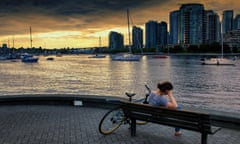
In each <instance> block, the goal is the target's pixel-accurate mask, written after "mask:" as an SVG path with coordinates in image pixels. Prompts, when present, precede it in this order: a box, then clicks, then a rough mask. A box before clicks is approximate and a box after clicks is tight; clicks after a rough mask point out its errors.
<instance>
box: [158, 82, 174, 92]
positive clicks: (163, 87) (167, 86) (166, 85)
mask: <svg viewBox="0 0 240 144" xmlns="http://www.w3.org/2000/svg"><path fill="white" fill-rule="evenodd" d="M157 87H158V89H159V90H160V91H162V92H166V91H167V90H172V89H173V85H172V84H171V83H170V82H168V81H166V82H162V83H158V85H157Z"/></svg>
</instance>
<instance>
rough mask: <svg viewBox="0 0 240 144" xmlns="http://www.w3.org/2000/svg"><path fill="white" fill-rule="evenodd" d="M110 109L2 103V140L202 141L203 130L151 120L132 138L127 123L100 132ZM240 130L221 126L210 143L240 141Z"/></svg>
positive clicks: (40, 143)
mask: <svg viewBox="0 0 240 144" xmlns="http://www.w3.org/2000/svg"><path fill="white" fill-rule="evenodd" d="M105 112H107V109H101V108H91V107H76V106H68V105H1V106H0V144H199V143H200V139H201V138H200V136H201V135H200V133H196V132H192V131H187V130H183V131H182V132H183V135H182V136H180V137H175V136H173V133H174V128H171V127H167V126H162V125H157V124H152V123H148V124H146V125H141V126H137V136H136V137H134V138H132V137H131V136H130V132H129V129H128V126H127V125H123V126H121V127H120V128H119V129H118V130H117V131H116V132H114V133H113V134H111V135H107V136H103V135H101V134H100V133H99V132H98V123H99V121H100V119H101V118H102V116H103V115H104V113H105ZM239 141H240V131H234V130H229V129H222V130H221V131H219V132H217V133H216V134H215V135H209V137H208V143H209V144H238V143H239Z"/></svg>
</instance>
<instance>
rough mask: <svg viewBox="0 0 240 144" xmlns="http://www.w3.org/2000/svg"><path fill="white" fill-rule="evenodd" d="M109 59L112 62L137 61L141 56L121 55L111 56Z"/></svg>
mask: <svg viewBox="0 0 240 144" xmlns="http://www.w3.org/2000/svg"><path fill="white" fill-rule="evenodd" d="M111 58H112V60H113V61H139V60H140V59H141V55H133V54H122V55H114V56H111Z"/></svg>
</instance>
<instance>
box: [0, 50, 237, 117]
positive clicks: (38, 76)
mask: <svg viewBox="0 0 240 144" xmlns="http://www.w3.org/2000/svg"><path fill="white" fill-rule="evenodd" d="M88 56H89V55H71V56H62V57H54V61H47V60H46V57H39V62H38V63H34V64H26V63H22V62H20V61H17V62H12V61H0V95H2V96H6V95H9V96H10V95H16V94H17V95H24V94H80V95H99V96H117V97H124V93H125V92H126V91H128V92H135V93H137V97H142V96H143V95H144V94H145V93H146V90H145V88H144V84H146V83H147V84H148V85H149V86H150V87H151V88H152V89H155V88H156V84H157V83H158V82H161V81H166V80H167V81H171V82H172V83H173V84H174V95H175V97H176V99H177V101H178V103H180V104H181V105H183V106H189V107H194V108H201V109H210V110H217V111H222V112H234V113H240V112H239V111H240V88H239V87H240V75H239V74H240V63H239V62H238V63H237V65H236V66H206V65H201V64H200V61H199V60H200V57H199V56H171V57H169V58H168V59H153V58H151V56H144V57H143V58H142V60H141V61H140V62H118V61H111V60H110V58H109V56H107V57H106V58H102V59H94V58H88Z"/></svg>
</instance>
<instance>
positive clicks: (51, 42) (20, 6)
mask: <svg viewBox="0 0 240 144" xmlns="http://www.w3.org/2000/svg"><path fill="white" fill-rule="evenodd" d="M184 3H201V4H203V5H204V7H205V10H213V11H214V12H216V13H217V14H218V15H219V17H220V19H221V17H222V13H223V11H224V10H233V11H234V17H235V16H236V14H240V10H239V7H238V6H239V5H240V2H238V1H234V0H229V1H227V2H226V1H216V0H211V1H208V0H193V1H192V0H182V1H181V3H179V1H177V0H166V1H158V0H149V1H144V0H141V1H139V0H130V1H120V0H115V1H113V0H110V1H106V0H95V1H92V0H89V1H77V0H69V1H62V0H51V1H50V0H41V1H38V0H29V1H26V0H23V1H18V0H2V1H0V6H1V9H0V20H1V22H2V23H1V26H0V40H1V43H8V44H9V45H10V47H12V46H13V41H14V47H16V48H19V47H30V42H29V27H30V26H31V27H32V36H33V46H34V47H40V46H41V47H43V48H45V47H47V48H63V47H70V48H72V47H73V48H84V47H94V46H98V45H99V40H98V39H99V37H101V38H102V46H108V36H109V32H110V31H116V32H119V33H122V34H123V35H124V43H125V44H127V43H128V39H127V17H126V10H127V8H129V10H130V16H131V25H132V26H133V25H136V26H138V27H141V28H143V29H144V31H145V28H144V27H145V23H146V22H147V21H149V20H156V21H158V22H161V21H166V22H167V23H168V27H169V14H170V12H171V11H174V10H178V9H179V7H180V6H181V4H184Z"/></svg>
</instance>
